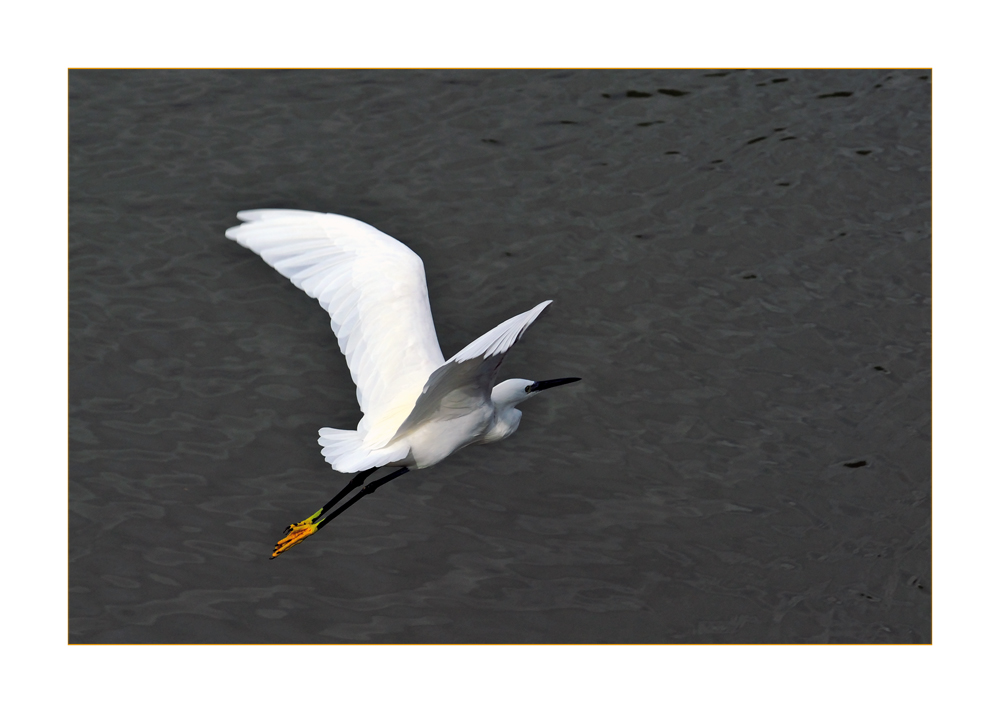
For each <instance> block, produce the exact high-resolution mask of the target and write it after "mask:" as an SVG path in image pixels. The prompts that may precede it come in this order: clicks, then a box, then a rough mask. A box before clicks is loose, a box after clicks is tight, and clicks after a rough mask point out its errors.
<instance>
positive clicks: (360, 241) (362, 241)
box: [226, 210, 576, 473]
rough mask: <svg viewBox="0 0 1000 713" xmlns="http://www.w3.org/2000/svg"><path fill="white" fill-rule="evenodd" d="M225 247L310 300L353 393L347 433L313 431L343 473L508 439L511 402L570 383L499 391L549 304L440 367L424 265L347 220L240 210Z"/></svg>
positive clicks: (519, 383)
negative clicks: (510, 362) (357, 415)
mask: <svg viewBox="0 0 1000 713" xmlns="http://www.w3.org/2000/svg"><path fill="white" fill-rule="evenodd" d="M237 215H238V217H239V219H240V220H242V221H244V222H243V224H242V225H238V226H236V227H233V228H230V229H229V230H227V231H226V237H228V238H231V239H233V240H235V241H236V242H238V243H239V244H240V245H242V246H244V247H247V248H249V249H251V250H253V251H254V252H255V253H257V254H258V255H260V256H261V257H262V258H264V261H265V262H267V263H268V264H269V265H271V266H272V267H274V268H275V269H276V270H277V271H278V272H280V273H281V274H282V275H284V276H285V277H287V278H289V279H290V280H291V281H292V282H293V283H294V284H295V286H296V287H299V288H300V289H302V290H303V291H304V292H305V293H306V294H308V295H309V296H310V297H314V298H316V299H317V300H319V303H320V304H321V305H322V306H323V308H324V309H326V310H327V312H329V313H330V326H331V327H332V328H333V331H334V333H335V334H336V335H337V339H338V343H339V345H340V349H341V351H342V352H343V353H344V356H345V357H346V358H347V364H348V366H349V367H350V369H351V377H352V378H353V379H354V383H355V384H357V387H358V388H357V397H358V403H359V404H360V405H361V410H362V411H363V413H364V417H363V418H362V419H361V421H360V423H358V427H357V430H355V431H348V430H339V429H334V428H323V429H320V432H319V434H320V437H319V444H320V446H322V448H323V455H324V457H325V458H326V460H327V462H329V463H330V465H331V466H333V468H334V469H335V470H338V471H341V472H344V473H353V472H357V471H362V470H368V469H371V468H376V467H380V466H383V465H402V466H413V467H417V468H425V467H427V466H430V465H433V464H434V463H437V462H439V461H440V460H441V459H443V458H445V457H447V456H448V455H450V454H451V453H453V452H454V451H456V450H458V449H459V448H462V447H464V446H466V445H469V444H470V443H477V442H489V441H493V440H499V439H501V438H506V437H507V436H509V435H511V434H512V433H513V432H514V431H515V430H516V429H517V426H518V423H519V422H520V417H521V412H520V411H518V410H517V409H515V408H514V406H515V405H516V404H517V403H520V402H521V401H524V400H525V399H527V398H530V397H531V396H534V394H535V393H537V392H538V391H540V390H542V389H544V388H548V387H549V386H556V385H558V384H560V383H568V382H570V381H576V379H557V380H553V381H550V382H532V381H527V380H524V379H513V380H509V381H507V382H504V383H502V384H499V385H496V386H494V385H495V383H496V373H497V370H498V369H499V367H500V362H501V361H502V360H503V356H504V354H505V353H506V352H507V350H508V349H510V348H511V347H512V346H513V345H514V344H515V343H516V342H517V340H518V339H520V337H521V335H523V334H524V331H525V330H526V329H527V328H528V326H529V325H530V324H531V323H532V322H534V321H535V319H536V318H537V317H538V315H539V314H541V312H542V310H544V309H545V308H546V307H547V306H548V305H549V304H550V302H551V301H545V302H542V303H540V304H538V305H537V306H535V307H533V308H532V309H530V310H528V311H527V312H524V313H523V314H519V315H517V316H516V317H512V318H511V319H508V320H507V321H506V322H504V323H503V324H501V325H499V326H497V327H495V328H494V329H492V330H490V331H489V332H487V333H486V334H484V335H483V336H481V337H480V338H479V339H476V340H475V341H474V342H472V343H471V344H469V345H468V346H467V347H465V348H464V349H462V350H461V351H459V352H458V353H457V354H455V356H453V357H452V358H451V359H449V360H448V361H445V360H444V356H443V355H442V354H441V347H440V346H439V345H438V340H437V334H436V333H435V330H434V321H433V318H432V317H431V309H430V302H429V300H428V296H427V284H426V280H425V277H424V266H423V262H422V261H421V260H420V258H419V257H418V256H417V255H416V254H415V253H414V252H413V251H412V250H410V249H409V248H407V247H406V246H405V245H403V244H402V243H400V242H398V241H396V240H395V239H393V238H391V237H389V236H388V235H386V234H385V233H382V232H381V231H379V230H377V229H375V228H373V227H372V226H370V225H367V224H365V223H362V222H361V221H358V220H355V219H353V218H348V217H346V216H342V215H334V214H330V213H313V212H309V211H300V210H247V211H242V212H240V213H238V214H237Z"/></svg>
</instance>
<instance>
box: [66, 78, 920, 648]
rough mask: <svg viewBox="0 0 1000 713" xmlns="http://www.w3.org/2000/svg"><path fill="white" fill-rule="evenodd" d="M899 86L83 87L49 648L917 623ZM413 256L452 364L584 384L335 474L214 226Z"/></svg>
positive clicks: (826, 629) (785, 633)
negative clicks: (346, 238)
mask: <svg viewBox="0 0 1000 713" xmlns="http://www.w3.org/2000/svg"><path fill="white" fill-rule="evenodd" d="M930 100H931V87H930V77H929V72H926V71H912V70H911V71H880V70H879V71H853V70H852V71H789V72H782V71H774V70H767V71H736V72H720V71H489V72H487V71H296V72H289V71H276V72H259V71H132V72H122V71H73V72H71V73H70V394H69V407H70V439H71V441H70V472H69V478H70V503H69V525H70V633H69V639H70V641H71V642H80V643H83V642H89V643H98V642H103V643H115V642H121V643H125V642H148V643H166V642H195V643H199V642H234V643H235V642H270V643H278V642H290V643H297V642H320V643H338V642H340V643H343V642H463V643H465V642H517V643H530V642H551V643H572V642H595V643H598V642H623V643H634V642H656V643H674V642H680V643H693V642H702V643H705V642H929V641H930V637H931V619H930V604H931V598H930V590H931V577H930V574H931V572H930V428H931V417H930V413H931V412H930V357H931V353H930V309H931V308H930V294H931V292H930V289H931V282H930V280H931V264H930V210H931V204H930V179H931V173H930V164H931V156H930V128H931V123H930ZM260 207H289V208H303V209H310V210H320V211H329V212H337V213H343V214H346V215H350V216H353V217H356V218H359V219H361V220H364V221H366V222H369V223H371V224H373V225H375V226H376V227H378V228H380V229H381V230H383V231H385V232H387V233H389V234H390V235H392V236H394V237H396V238H398V239H399V240H401V241H402V242H404V243H405V244H407V245H409V246H410V247H411V248H412V249H413V250H415V251H416V252H417V253H418V254H419V255H421V256H422V258H423V260H424V263H425V266H426V272H427V279H428V286H429V290H430V295H431V304H432V307H433V310H434V316H435V322H436V325H437V329H438V334H439V337H440V341H441V346H442V350H443V351H444V352H445V355H446V356H449V355H450V354H452V353H454V352H455V351H457V350H458V349H460V348H461V347H462V346H464V345H465V344H466V343H468V342H469V341H471V340H472V339H474V338H475V337H477V336H479V335H480V334H481V333H483V332H485V331H486V330H488V329H489V328H491V327H493V326H494V325H496V324H497V323H499V322H501V321H503V320H504V319H506V318H508V317H510V316H513V315H514V314H517V313H518V312H521V311H523V310H525V309H527V308H529V307H531V306H533V305H534V304H536V303H538V302H540V301H541V300H543V299H554V300H555V303H554V304H553V305H552V306H551V307H550V308H549V310H547V311H546V313H545V314H544V315H543V316H542V317H541V318H540V319H539V321H538V322H537V323H536V324H535V325H534V326H533V327H532V328H531V329H530V330H529V331H528V333H527V334H526V336H525V338H524V340H523V341H522V343H521V344H519V345H518V346H517V348H516V349H515V350H514V351H513V352H512V353H511V355H510V356H509V358H508V359H507V361H506V363H505V366H504V370H503V373H502V377H504V378H508V377H513V376H518V377H524V378H531V379H549V378H556V377H562V376H580V377H583V378H584V381H583V382H581V383H580V384H576V385H573V386H567V387H564V388H561V389H557V390H554V391H551V392H547V393H546V394H543V395H542V396H540V397H539V398H537V399H535V400H533V401H532V402H531V403H530V404H527V405H526V406H525V408H524V410H525V416H524V419H523V421H522V425H521V430H520V431H519V432H518V433H517V434H516V435H515V436H514V437H513V438H512V439H510V440H508V441H505V442H503V443H501V444H494V445H491V446H486V447H473V448H469V449H466V450H464V451H460V452H459V453H457V454H455V455H454V456H452V457H451V458H449V459H448V460H446V461H445V462H443V463H441V464H439V465H438V466H435V467H433V468H431V469H428V470H424V471H418V472H414V473H411V474H408V475H407V476H405V477H403V478H400V479H398V480H396V481H393V482H392V483H391V484H390V485H387V486H386V487H384V488H382V489H381V490H379V491H378V493H376V494H375V495H373V496H371V497H370V498H367V499H365V500H364V501H362V502H361V503H359V504H358V505H357V506H356V507H354V508H353V509H351V510H350V511H348V512H347V513H346V514H345V515H344V516H342V517H341V518H340V519H338V520H337V521H336V522H335V523H333V524H332V525H331V526H330V527H328V528H326V529H324V530H323V531H322V532H321V533H320V534H318V535H317V536H315V537H313V538H311V539H309V540H308V541H307V542H305V543H304V544H303V545H301V546H299V547H296V548H295V549H293V550H291V551H289V552H288V553H286V554H285V555H283V556H282V557H281V558H279V559H277V560H274V561H269V560H268V556H269V554H270V552H271V548H272V547H273V545H274V542H275V541H276V540H277V538H278V537H280V535H281V531H282V529H283V528H284V526H285V525H287V524H288V523H289V522H291V521H293V520H299V519H302V518H303V517H305V516H307V515H309V514H310V513H312V512H313V511H314V510H316V509H317V508H318V507H319V506H320V505H321V504H322V503H323V502H325V501H326V500H327V499H328V498H329V497H330V496H331V495H332V494H333V493H334V492H335V491H336V490H337V489H339V487H340V485H341V484H342V483H343V482H344V481H345V480H346V478H345V476H342V475H339V474H337V473H334V472H332V471H331V470H330V469H329V468H328V466H327V465H326V464H325V463H324V461H323V458H322V456H321V454H320V452H319V447H318V446H317V445H316V431H317V429H319V428H320V427H322V426H331V427H336V428H353V427H354V426H355V425H356V423H357V421H358V419H359V417H360V413H359V411H358V407H357V403H356V402H355V400H354V390H355V387H354V385H353V384H352V383H351V381H350V375H349V373H348V371H347V367H346V364H345V363H344V360H343V357H342V356H341V355H340V353H339V351H338V349H337V345H336V340H335V338H334V336H333V334H332V333H331V332H330V330H329V321H328V317H327V315H326V314H325V313H324V312H323V310H322V309H321V308H320V307H319V306H318V305H317V304H316V303H315V302H314V301H312V300H310V299H309V298H308V297H306V296H305V295H304V294H302V293H301V292H299V291H298V290H296V289H295V288H294V287H293V286H292V285H291V284H290V283H288V282H287V281H286V280H285V279H284V278H282V277H281V276H280V275H278V274H277V273H275V272H274V271H273V270H272V269H271V268H270V267H268V266H267V265H266V264H265V263H264V262H263V261H262V260H261V259H260V258H258V257H257V256H256V255H254V254H252V253H250V252H249V251H247V250H245V249H243V248H241V247H239V246H238V245H236V244H235V243H232V242H231V241H228V240H226V239H225V237H224V236H223V233H224V231H225V229H226V228H227V227H229V226H231V225H234V224H235V223H236V222H237V221H236V211H237V210H241V209H245V208H260Z"/></svg>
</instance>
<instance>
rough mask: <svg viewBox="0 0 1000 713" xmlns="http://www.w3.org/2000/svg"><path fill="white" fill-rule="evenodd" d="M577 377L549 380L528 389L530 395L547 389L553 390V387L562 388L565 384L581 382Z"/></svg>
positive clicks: (536, 383) (538, 382) (537, 382)
mask: <svg viewBox="0 0 1000 713" xmlns="http://www.w3.org/2000/svg"><path fill="white" fill-rule="evenodd" d="M579 380H580V379H578V378H577V377H575V376H571V377H569V378H567V379H549V380H548V381H536V382H535V383H534V384H532V385H531V386H529V387H528V393H531V392H532V391H545V389H551V388H552V387H553V386H562V385H563V384H572V383H573V382H574V381H579Z"/></svg>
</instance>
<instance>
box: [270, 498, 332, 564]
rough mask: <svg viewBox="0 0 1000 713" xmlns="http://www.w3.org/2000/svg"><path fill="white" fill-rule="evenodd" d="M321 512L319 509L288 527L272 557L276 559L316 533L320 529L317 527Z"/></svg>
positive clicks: (275, 547)
mask: <svg viewBox="0 0 1000 713" xmlns="http://www.w3.org/2000/svg"><path fill="white" fill-rule="evenodd" d="M321 512H322V510H318V511H316V512H314V513H313V514H312V515H310V516H309V517H307V518H306V519H305V520H303V521H302V522H300V523H298V524H295V523H293V524H291V525H289V526H288V527H286V528H285V533H286V534H285V536H284V537H283V538H281V539H280V540H278V544H276V545H275V546H274V552H272V553H271V559H274V558H275V557H277V556H278V555H280V554H281V553H282V552H284V551H285V550H287V549H290V548H292V547H295V545H297V544H299V543H300V542H302V540H304V539H306V538H307V537H309V535H312V534H314V533H315V532H316V530H317V529H318V528H317V527H316V520H317V519H318V518H319V514H320V513H321Z"/></svg>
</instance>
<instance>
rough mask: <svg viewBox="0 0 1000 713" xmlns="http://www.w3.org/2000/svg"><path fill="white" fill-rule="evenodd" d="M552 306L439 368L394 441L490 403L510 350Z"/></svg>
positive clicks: (511, 323)
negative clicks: (433, 421) (423, 425)
mask: <svg viewBox="0 0 1000 713" xmlns="http://www.w3.org/2000/svg"><path fill="white" fill-rule="evenodd" d="M550 304H552V300H546V301H545V302H542V303H541V304H538V305H535V306H534V307H532V308H531V309H529V310H528V311H527V312H522V313H521V314H519V315H517V316H516V317H511V318H510V319H508V320H507V321H506V322H504V323H503V324H500V325H498V326H496V327H494V328H493V329H491V330H490V331H488V332H487V333H486V334H484V335H483V336H481V337H480V338H479V339H477V340H475V341H474V342H472V344H470V345H469V346H467V347H465V348H464V349H462V350H461V351H460V352H458V354H456V355H455V356H453V357H452V358H451V359H449V360H448V361H447V362H446V363H444V364H442V365H441V366H440V367H438V368H437V369H436V370H435V371H434V373H433V374H431V375H430V378H428V379H427V383H426V384H425V385H424V388H423V393H421V394H420V398H418V399H417V402H416V404H414V405H413V410H412V411H411V412H410V415H409V416H408V417H407V419H406V420H405V421H404V422H403V423H402V425H401V426H400V427H399V430H398V431H397V432H396V435H395V436H393V441H395V440H396V439H397V438H401V437H403V436H405V435H406V434H407V433H408V432H409V431H410V430H411V429H414V428H416V427H418V426H419V425H420V424H421V423H422V422H424V421H425V420H426V419H429V418H432V417H433V418H435V419H442V420H444V419H449V418H460V417H461V416H464V415H466V414H468V413H470V412H472V411H473V410H475V409H477V408H480V407H481V406H482V405H483V404H485V403H489V402H490V394H491V392H492V391H493V386H494V385H495V384H496V380H497V371H499V369H500V364H501V362H502V361H503V358H504V356H505V355H506V353H507V350H508V349H510V348H511V347H512V346H514V344H516V343H517V341H518V340H519V339H520V338H521V336H522V335H523V334H524V332H525V330H526V329H527V328H528V327H529V326H531V323H532V322H534V321H535V320H536V319H537V318H538V315H540V314H541V313H542V310H544V309H545V308H546V307H548V306H549V305H550ZM391 443H392V442H391V441H390V444H391Z"/></svg>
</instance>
